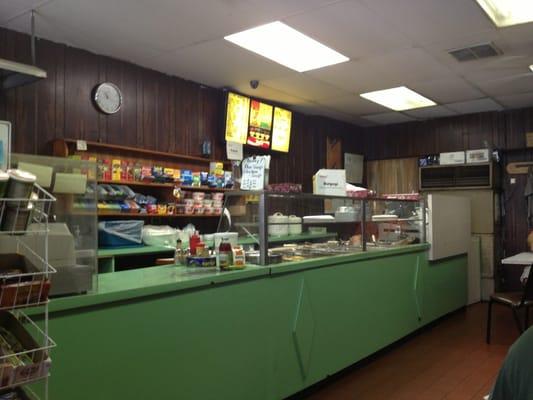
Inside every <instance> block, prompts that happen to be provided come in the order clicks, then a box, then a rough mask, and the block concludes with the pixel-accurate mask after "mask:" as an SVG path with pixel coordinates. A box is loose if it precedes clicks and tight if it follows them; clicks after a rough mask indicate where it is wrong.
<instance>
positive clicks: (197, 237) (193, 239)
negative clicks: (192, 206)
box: [189, 231, 200, 256]
mask: <svg viewBox="0 0 533 400" xmlns="http://www.w3.org/2000/svg"><path fill="white" fill-rule="evenodd" d="M198 243H200V235H199V234H198V231H195V232H194V233H193V235H192V236H191V238H190V239H189V249H190V250H191V256H195V255H196V246H198Z"/></svg>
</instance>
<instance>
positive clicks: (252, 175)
mask: <svg viewBox="0 0 533 400" xmlns="http://www.w3.org/2000/svg"><path fill="white" fill-rule="evenodd" d="M266 161H267V160H266V157H262V156H256V157H248V158H245V159H244V161H243V162H242V178H241V190H263V189H264V187H265V167H266Z"/></svg>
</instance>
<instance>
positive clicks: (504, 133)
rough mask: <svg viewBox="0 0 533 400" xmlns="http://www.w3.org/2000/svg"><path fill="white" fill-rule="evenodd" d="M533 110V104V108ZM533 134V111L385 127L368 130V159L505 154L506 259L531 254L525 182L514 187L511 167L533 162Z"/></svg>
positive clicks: (466, 116) (480, 114)
mask: <svg viewBox="0 0 533 400" xmlns="http://www.w3.org/2000/svg"><path fill="white" fill-rule="evenodd" d="M532 106H533V105H532ZM532 131H533V107H531V108H526V109H519V110H511V111H505V112H488V113H479V114H471V115H464V116H458V117H449V118H440V119H434V120H429V121H421V122H409V123H404V124H397V125H389V126H380V127H374V128H367V129H365V130H364V136H365V138H366V145H365V155H366V157H367V158H368V159H370V160H383V159H391V158H402V157H418V156H421V155H427V154H434V153H440V152H446V151H459V150H468V149H479V148H485V147H486V146H487V145H488V146H490V147H492V148H495V149H500V150H502V155H503V160H502V163H501V165H502V171H501V173H502V176H503V187H502V189H503V190H502V196H501V198H502V203H503V210H504V218H503V226H502V234H503V235H502V236H503V243H502V244H501V246H502V247H503V252H504V255H512V254H516V253H518V252H521V251H526V250H527V242H526V238H527V234H528V227H527V223H526V202H525V199H524V196H523V193H524V186H525V179H526V177H525V176H523V175H516V176H514V177H516V178H517V182H516V184H513V185H511V184H510V176H507V174H506V173H505V164H506V163H508V162H511V161H525V160H533V149H527V148H526V139H525V137H526V136H525V134H526V132H532Z"/></svg>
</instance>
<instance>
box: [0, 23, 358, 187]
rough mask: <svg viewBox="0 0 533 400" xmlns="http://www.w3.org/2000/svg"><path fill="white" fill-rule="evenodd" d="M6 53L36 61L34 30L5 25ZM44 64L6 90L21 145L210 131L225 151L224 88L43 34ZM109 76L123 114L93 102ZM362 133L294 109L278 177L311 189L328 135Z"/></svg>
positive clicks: (159, 144) (199, 135)
mask: <svg viewBox="0 0 533 400" xmlns="http://www.w3.org/2000/svg"><path fill="white" fill-rule="evenodd" d="M0 57H2V58H7V59H10V60H15V61H19V62H25V63H29V62H30V39H29V36H27V35H25V34H21V33H18V32H14V31H11V30H6V29H3V28H0ZM37 65H38V66H39V67H41V68H43V69H45V70H46V71H47V72H48V78H47V79H45V80H42V81H40V82H38V83H36V84H33V85H28V86H24V87H20V88H16V89H11V90H8V91H5V92H0V119H3V120H8V121H11V122H12V124H13V133H14V137H13V142H14V146H13V149H14V151H16V152H23V153H36V154H45V153H49V147H48V146H49V142H50V141H51V140H52V139H54V138H62V137H64V138H74V139H86V140H93V141H102V142H104V143H111V144H122V145H127V146H134V147H143V148H148V149H154V150H160V151H167V152H175V153H180V154H187V155H199V154H200V149H201V143H202V142H203V141H204V140H206V139H207V140H211V142H212V149H213V156H212V157H213V159H224V158H225V145H224V142H223V134H222V114H223V112H224V93H223V91H222V90H218V89H213V88H209V87H205V86H202V85H200V84H197V83H194V82H189V81H186V80H183V79H180V78H177V77H172V76H168V75H165V74H162V73H159V72H156V71H153V70H149V69H146V68H142V67H139V66H137V65H134V64H131V63H128V62H124V61H119V60H115V59H113V58H110V57H105V56H99V55H96V54H93V53H91V52H88V51H85V50H80V49H76V48H72V47H68V46H65V45H62V44H57V43H53V42H50V41H47V40H38V41H37ZM103 81H111V82H114V83H116V84H117V85H118V86H119V87H120V88H121V89H122V93H123V97H124V101H123V107H122V109H121V110H120V111H119V112H118V113H117V114H114V115H110V116H107V115H103V114H101V113H99V112H97V111H96V110H95V108H94V107H93V105H92V103H91V91H92V89H93V88H94V87H95V86H96V85H97V84H98V83H100V82H103ZM359 134H360V129H359V128H357V127H355V126H353V125H349V124H345V123H342V122H338V121H333V120H330V119H327V118H322V117H313V116H307V115H303V114H299V113H294V115H293V133H292V140H291V151H290V153H289V154H279V153H273V159H274V161H275V162H273V163H272V169H271V171H270V176H271V181H272V182H286V181H291V182H303V183H304V186H305V188H306V189H307V190H309V189H310V187H311V177H312V174H313V173H314V172H315V171H316V170H317V169H319V168H323V167H324V166H325V151H326V144H325V140H326V139H325V138H326V136H327V135H332V136H337V137H341V138H353V137H357V136H358V135H359ZM345 142H346V143H347V146H348V147H347V148H346V151H354V152H357V151H358V152H361V151H362V148H363V143H362V141H361V140H358V141H354V142H351V141H348V140H346V141H345ZM350 143H351V145H350Z"/></svg>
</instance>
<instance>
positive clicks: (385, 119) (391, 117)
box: [362, 112, 415, 125]
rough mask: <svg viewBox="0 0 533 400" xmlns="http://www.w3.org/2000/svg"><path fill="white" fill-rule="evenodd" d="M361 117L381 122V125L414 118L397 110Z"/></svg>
mask: <svg viewBox="0 0 533 400" xmlns="http://www.w3.org/2000/svg"><path fill="white" fill-rule="evenodd" d="M362 118H365V119H367V120H369V121H372V122H375V123H377V124H383V125H388V124H399V123H402V122H409V121H414V120H415V118H411V117H409V116H408V115H405V114H402V113H399V112H391V113H384V114H374V115H364V116H363V117H362Z"/></svg>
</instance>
